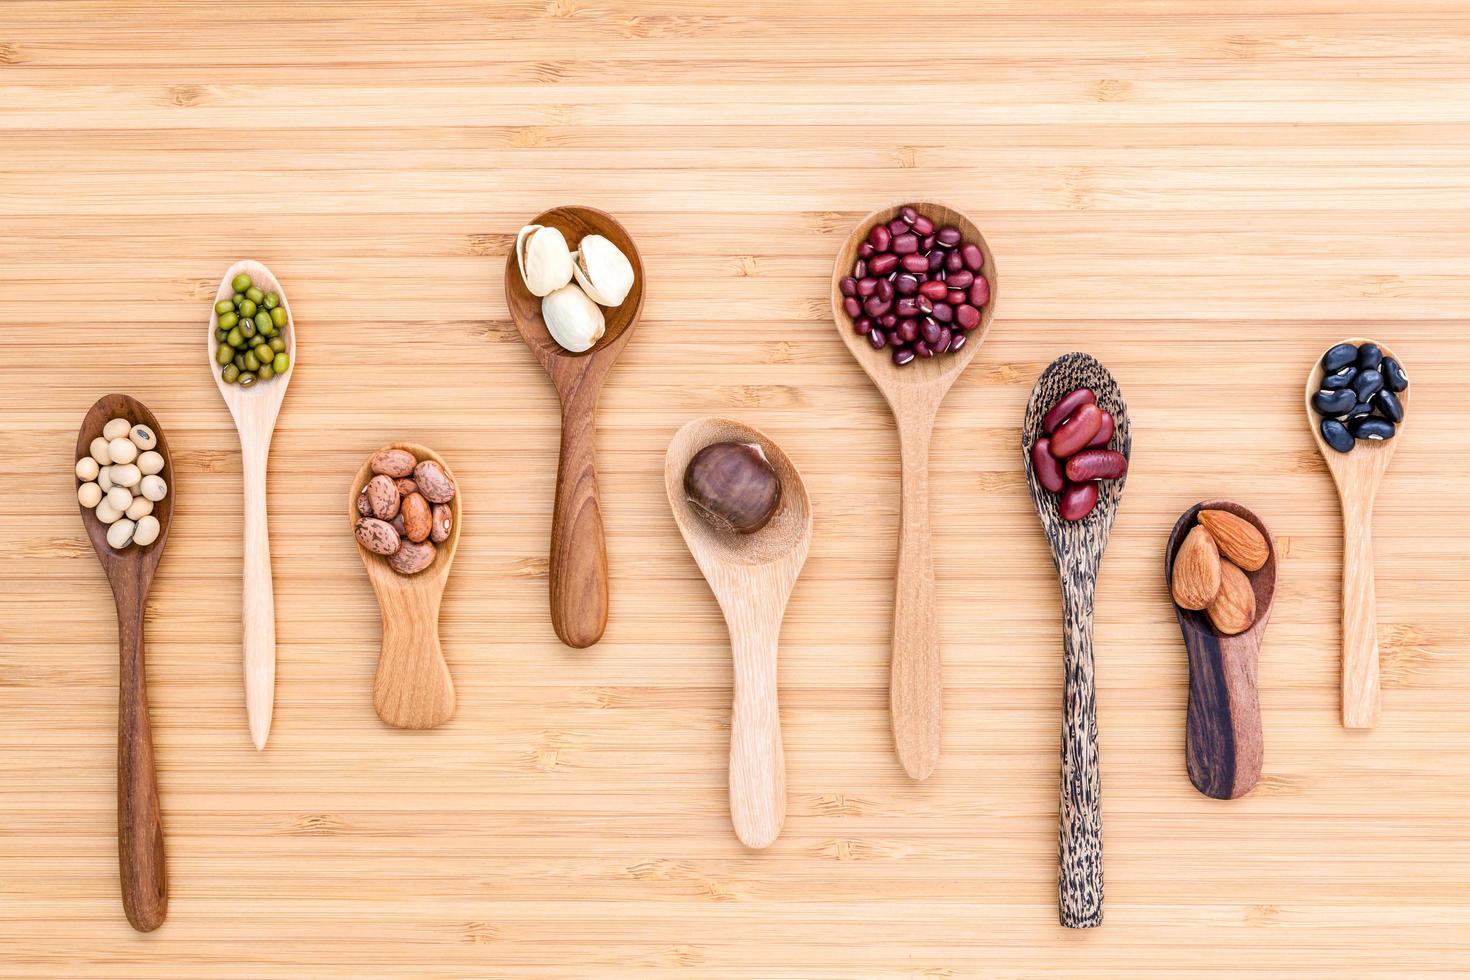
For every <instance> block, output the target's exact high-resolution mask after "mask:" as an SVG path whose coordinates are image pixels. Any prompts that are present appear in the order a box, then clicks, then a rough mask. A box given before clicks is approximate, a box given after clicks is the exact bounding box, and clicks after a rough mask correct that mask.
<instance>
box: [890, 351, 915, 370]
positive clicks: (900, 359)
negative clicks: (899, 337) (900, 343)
mask: <svg viewBox="0 0 1470 980" xmlns="http://www.w3.org/2000/svg"><path fill="white" fill-rule="evenodd" d="M916 356H917V355H915V354H914V349H913V348H912V347H895V348H893V363H894V364H897V365H898V366H899V367H903V366H904V365H905V364H907V363H909V362H910V361H912V360H913V359H914V358H915V357H916Z"/></svg>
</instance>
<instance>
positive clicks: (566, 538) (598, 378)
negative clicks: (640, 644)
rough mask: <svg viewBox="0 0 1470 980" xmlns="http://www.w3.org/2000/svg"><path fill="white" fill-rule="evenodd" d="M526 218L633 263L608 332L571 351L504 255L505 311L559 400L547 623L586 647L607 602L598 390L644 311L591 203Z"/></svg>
mask: <svg viewBox="0 0 1470 980" xmlns="http://www.w3.org/2000/svg"><path fill="white" fill-rule="evenodd" d="M531 223H532V224H537V225H545V226H547V227H550V228H556V229H558V230H559V231H561V233H562V235H563V236H565V238H566V240H567V244H568V245H569V246H570V247H571V248H572V249H573V250H575V249H576V247H577V243H578V242H580V241H581V240H582V238H583V237H585V236H587V235H601V236H602V237H604V238H606V239H608V240H609V241H611V242H612V243H613V244H614V245H616V246H617V247H618V248H619V249H620V250H621V251H622V253H623V254H624V255H626V256H627V257H628V261H630V262H631V263H632V264H633V289H632V291H631V292H629V293H628V295H627V297H626V298H625V299H624V300H623V302H622V305H620V306H618V307H617V308H616V309H604V310H603V314H604V318H605V320H606V324H607V331H606V332H605V333H604V334H603V335H602V338H601V339H600V340H598V341H597V343H596V344H594V345H593V346H592V349H591V350H588V351H584V352H582V353H580V354H574V353H572V352H571V351H568V350H566V349H565V348H563V347H562V346H561V345H559V344H558V343H557V342H556V341H554V340H552V339H551V334H550V333H548V332H547V330H546V322H545V321H544V320H543V319H542V318H541V299H540V297H538V296H535V295H534V294H532V293H531V291H530V290H529V289H527V288H526V284H525V282H524V281H523V280H522V279H521V273H520V267H519V265H518V264H517V262H516V256H515V251H514V249H512V251H511V253H510V254H509V255H508V256H506V260H505V304H506V306H507V307H508V308H509V310H510V317H511V319H512V320H513V321H515V325H516V330H518V331H519V332H520V335H521V339H522V340H524V341H525V342H526V346H527V347H529V348H531V353H533V354H535V355H536V360H538V361H540V362H541V366H542V367H543V368H545V370H546V373H547V374H548V375H550V377H551V383H552V385H554V386H555V387H556V394H557V397H558V398H560V399H561V458H560V462H559V463H558V464H557V470H556V504H555V508H554V510H553V512H552V518H551V574H550V580H551V583H550V584H551V625H552V628H554V629H555V630H556V635H557V636H558V637H560V638H561V641H562V642H563V643H565V644H566V645H567V646H570V647H589V646H591V645H592V644H594V643H596V642H597V641H598V640H600V639H602V633H603V630H605V629H606V628H607V606H608V597H607V547H606V544H605V543H604V540H603V534H602V506H601V504H599V503H598V499H597V466H596V437H597V420H596V416H597V396H598V395H599V393H601V391H602V383H603V381H604V380H605V379H606V378H607V372H608V371H609V370H610V369H611V368H612V366H613V362H614V361H616V360H617V359H618V355H619V354H621V353H622V352H623V348H624V347H626V346H627V344H628V341H629V339H630V338H631V337H632V336H633V327H634V326H635V325H637V323H638V317H639V315H640V314H641V313H642V311H643V260H642V259H641V258H639V256H638V247H637V246H636V245H634V244H633V239H632V238H631V237H630V236H629V235H628V233H627V231H625V230H624V229H623V226H622V225H620V224H618V222H617V221H616V220H614V219H613V217H612V215H610V214H606V213H604V212H602V211H598V210H596V209H595V208H587V207H575V206H570V207H560V208H552V209H551V210H550V211H543V212H542V213H541V214H538V215H537V216H536V217H534V218H532V219H531Z"/></svg>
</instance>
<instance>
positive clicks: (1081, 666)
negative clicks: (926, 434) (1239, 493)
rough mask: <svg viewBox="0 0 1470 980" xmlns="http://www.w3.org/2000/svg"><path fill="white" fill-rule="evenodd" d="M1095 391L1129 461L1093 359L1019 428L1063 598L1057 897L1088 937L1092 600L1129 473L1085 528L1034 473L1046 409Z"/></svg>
mask: <svg viewBox="0 0 1470 980" xmlns="http://www.w3.org/2000/svg"><path fill="white" fill-rule="evenodd" d="M1077 388H1091V389H1092V391H1093V393H1094V394H1095V395H1096V396H1097V404H1098V406H1099V407H1100V408H1102V409H1103V410H1105V411H1107V412H1109V413H1111V414H1112V416H1113V421H1114V426H1115V428H1114V432H1113V438H1112V441H1111V442H1110V443H1109V445H1110V446H1111V447H1112V448H1113V449H1116V450H1117V451H1118V452H1120V453H1122V454H1123V455H1124V456H1129V455H1130V453H1131V452H1132V446H1133V442H1132V434H1131V427H1130V425H1129V422H1128V406H1127V405H1126V404H1125V403H1124V401H1123V393H1122V391H1121V390H1120V389H1119V387H1118V383H1117V382H1116V381H1115V380H1113V376H1112V375H1111V374H1109V373H1108V369H1107V368H1105V367H1103V366H1102V364H1101V363H1099V362H1098V361H1097V359H1095V358H1093V357H1091V356H1090V355H1087V354H1080V353H1073V354H1064V355H1062V356H1061V357H1059V358H1057V359H1056V360H1055V361H1052V362H1051V364H1050V365H1049V366H1048V367H1047V369H1046V370H1045V371H1043V372H1041V377H1040V378H1039V379H1037V382H1036V387H1035V388H1033V389H1032V391H1031V400H1030V402H1028V403H1027V405H1026V417H1025V421H1024V422H1023V423H1022V425H1021V458H1022V460H1023V461H1024V465H1025V468H1026V483H1027V485H1028V486H1029V487H1030V488H1031V500H1032V502H1033V503H1035V505H1036V513H1037V514H1038V515H1039V516H1040V517H1041V526H1042V530H1044V531H1045V532H1046V537H1047V540H1048V541H1049V542H1050V543H1051V553H1052V560H1053V561H1054V562H1055V563H1056V566H1057V576H1058V578H1059V579H1060V580H1061V593H1062V620H1063V626H1062V643H1063V651H1062V659H1063V665H1064V677H1063V685H1062V780H1061V792H1060V811H1061V835H1060V849H1059V855H1058V862H1057V864H1058V874H1057V892H1058V904H1059V909H1060V917H1061V923H1062V925H1064V926H1067V927H1068V928H1073V929H1083V928H1090V927H1093V926H1098V925H1101V924H1102V917H1103V867H1102V780H1101V773H1100V770H1099V763H1098V746H1097V684H1096V679H1095V671H1094V660H1093V650H1092V600H1093V596H1094V594H1095V593H1096V590H1097V573H1098V569H1099V567H1100V566H1101V565H1102V557H1103V551H1104V549H1106V548H1107V544H1108V532H1109V531H1110V530H1111V529H1112V526H1113V518H1114V517H1116V516H1117V512H1118V505H1119V504H1120V503H1121V501H1122V499H1123V484H1124V482H1125V480H1126V479H1127V474H1124V476H1123V477H1122V478H1120V479H1117V480H1105V481H1103V482H1102V483H1101V485H1100V486H1099V488H1098V490H1099V492H1098V498H1097V506H1095V507H1094V508H1093V509H1092V513H1090V514H1088V515H1087V516H1086V517H1084V518H1083V519H1082V520H1080V521H1066V520H1063V519H1062V515H1061V510H1060V507H1059V497H1058V495H1057V494H1054V493H1052V492H1051V491H1049V490H1047V489H1046V488H1045V487H1044V486H1042V485H1041V481H1040V480H1039V479H1038V478H1037V476H1036V473H1035V471H1034V470H1033V469H1032V466H1031V447H1032V446H1033V445H1034V444H1035V443H1036V440H1037V439H1039V438H1041V437H1042V436H1043V435H1045V433H1044V432H1043V431H1042V420H1043V419H1044V418H1045V416H1046V413H1047V411H1048V410H1049V409H1050V408H1051V407H1052V406H1053V405H1054V404H1056V402H1057V401H1058V400H1059V399H1060V398H1061V397H1062V396H1063V395H1065V394H1067V393H1068V392H1070V391H1072V390H1074V389H1077Z"/></svg>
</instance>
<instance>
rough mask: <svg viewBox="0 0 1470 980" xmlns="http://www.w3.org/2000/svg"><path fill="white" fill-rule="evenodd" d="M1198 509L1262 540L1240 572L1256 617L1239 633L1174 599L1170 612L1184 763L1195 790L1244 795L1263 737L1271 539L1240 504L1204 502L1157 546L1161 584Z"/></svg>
mask: <svg viewBox="0 0 1470 980" xmlns="http://www.w3.org/2000/svg"><path fill="white" fill-rule="evenodd" d="M1202 510H1224V511H1229V512H1230V513H1232V514H1234V515H1235V516H1236V517H1240V518H1243V519H1245V520H1247V521H1250V522H1251V523H1252V524H1254V525H1255V527H1256V530H1257V531H1260V532H1261V535H1262V537H1264V538H1265V539H1266V546H1267V548H1268V549H1269V550H1270V556H1269V557H1268V558H1267V559H1266V564H1264V565H1262V566H1261V568H1260V569H1259V570H1257V571H1254V572H1246V577H1247V578H1249V579H1250V581H1251V586H1252V588H1253V589H1254V590H1255V593H1256V621H1255V622H1254V623H1253V624H1252V625H1251V628H1250V629H1248V630H1246V631H1245V632H1244V633H1239V634H1237V635H1235V636H1225V635H1224V634H1222V633H1221V632H1220V631H1219V630H1217V629H1215V627H1214V624H1212V623H1211V622H1210V617H1209V616H1207V615H1206V614H1205V613H1204V612H1196V611H1195V610H1192V609H1185V608H1184V607H1183V606H1180V605H1179V604H1178V603H1174V615H1175V616H1176V617H1178V619H1179V629H1180V632H1182V633H1183V634H1184V649H1185V651H1186V652H1187V653H1188V654H1189V713H1188V716H1187V726H1186V729H1185V731H1186V735H1185V751H1184V758H1185V766H1186V768H1187V769H1188V770H1189V781H1190V782H1192V783H1194V787H1195V789H1197V790H1199V791H1200V792H1201V793H1203V794H1205V795H1206V796H1210V797H1214V798H1215V799H1217V800H1233V799H1235V798H1237V797H1240V796H1244V795H1245V794H1246V793H1249V792H1250V791H1251V789H1252V788H1253V787H1254V786H1255V785H1256V781H1257V780H1259V779H1260V778H1261V756H1262V749H1263V745H1264V742H1263V737H1262V734H1261V701H1260V697H1259V696H1258V693H1257V688H1256V667H1257V661H1258V658H1259V654H1260V651H1261V637H1262V636H1263V635H1264V634H1265V632H1266V622H1267V620H1269V619H1270V618H1271V603H1272V601H1273V600H1274V599H1275V597H1276V543H1275V542H1274V541H1272V540H1271V532H1270V530H1269V529H1268V528H1267V527H1266V525H1265V523H1264V522H1263V521H1262V520H1261V519H1260V518H1259V517H1257V516H1256V515H1255V514H1253V513H1251V512H1250V511H1249V510H1247V509H1246V508H1244V507H1242V506H1241V505H1240V504H1237V503H1233V502H1232V501H1229V500H1206V501H1203V502H1201V503H1198V504H1195V505H1194V506H1193V507H1191V508H1189V510H1186V511H1185V512H1184V513H1183V515H1181V516H1180V518H1179V522H1178V523H1177V524H1175V525H1174V530H1173V532H1172V533H1171V534H1170V535H1169V542H1168V544H1167V545H1166V546H1165V547H1164V583H1165V587H1166V588H1167V587H1168V584H1169V583H1170V582H1172V581H1173V579H1174V556H1175V555H1177V554H1178V553H1179V546H1180V545H1182V544H1183V543H1184V537H1185V535H1187V534H1188V533H1189V532H1190V530H1191V529H1192V528H1193V527H1194V526H1195V524H1196V523H1197V522H1198V520H1197V519H1198V515H1199V512H1200V511H1202Z"/></svg>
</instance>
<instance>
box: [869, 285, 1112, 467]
mask: <svg viewBox="0 0 1470 980" xmlns="http://www.w3.org/2000/svg"><path fill="white" fill-rule="evenodd" d="M863 309H864V310H866V311H867V314H868V316H882V315H883V314H885V313H887V312H888V311H889V310H891V309H893V301H892V300H886V299H879V298H878V297H877V296H869V297H868V298H867V299H866V300H864V301H863ZM1087 437H1088V438H1089V439H1090V438H1092V433H1091V432H1089V433H1087Z"/></svg>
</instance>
